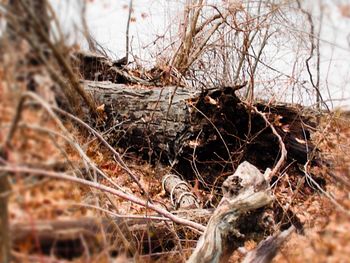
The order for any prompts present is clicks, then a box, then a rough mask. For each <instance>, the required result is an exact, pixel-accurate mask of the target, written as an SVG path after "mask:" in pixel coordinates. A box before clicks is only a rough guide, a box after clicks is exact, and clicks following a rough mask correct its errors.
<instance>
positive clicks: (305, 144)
mask: <svg viewBox="0 0 350 263" xmlns="http://www.w3.org/2000/svg"><path fill="white" fill-rule="evenodd" d="M83 83H84V87H85V90H86V91H88V92H89V93H91V94H92V95H93V97H94V98H95V100H96V102H97V105H99V107H98V110H99V111H100V113H101V114H100V115H101V116H100V118H99V119H98V120H95V123H93V125H95V126H96V127H97V128H98V129H100V131H101V132H103V133H104V136H105V138H106V139H107V140H108V141H109V143H111V144H112V145H114V146H116V147H118V148H119V149H121V150H122V149H128V151H129V152H137V153H138V155H139V156H142V157H143V158H144V159H145V160H149V161H150V162H153V163H154V162H158V161H161V162H162V163H163V164H166V165H169V164H171V165H172V166H173V167H174V169H175V170H176V171H177V172H178V173H180V174H182V175H183V176H184V178H186V179H191V178H192V179H194V175H196V176H197V177H198V176H201V177H202V178H205V183H204V186H206V187H208V189H209V188H211V187H213V186H221V183H222V182H223V180H224V178H222V179H221V180H220V179H219V180H218V177H220V176H222V175H225V174H227V175H228V174H230V173H232V172H233V171H234V170H235V168H236V167H237V166H238V164H239V163H240V162H242V160H247V161H249V162H250V163H252V164H254V165H255V166H257V167H258V168H259V169H260V170H265V169H266V168H268V167H273V166H274V164H275V162H276V160H278V158H279V155H280V152H279V142H278V139H277V138H276V136H275V135H274V134H273V132H272V131H271V128H270V126H269V125H267V123H266V121H265V120H264V119H263V118H262V117H261V116H260V115H258V114H256V113H255V112H254V111H252V110H251V109H249V108H248V107H247V104H245V103H242V101H241V100H240V99H239V97H238V96H237V95H236V90H237V89H238V88H237V87H224V88H216V89H212V90H207V91H196V90H189V89H187V88H184V87H175V86H169V87H148V86H147V87H145V86H140V85H138V86H130V85H125V84H115V83H111V82H99V81H96V82H95V81H84V82H83ZM82 107H84V105H82ZM256 107H257V108H258V109H259V110H260V111H262V112H264V113H265V115H266V116H267V118H268V120H269V121H270V122H271V124H272V125H274V127H275V129H276V130H277V132H278V133H279V134H280V136H281V137H282V139H283V142H284V143H285V145H286V148H287V151H288V155H287V157H288V159H287V162H286V166H287V165H289V164H291V163H294V164H295V165H297V164H305V162H306V161H307V159H308V158H309V156H310V154H311V153H314V150H315V149H314V146H313V144H312V143H311V140H310V134H311V133H312V129H313V128H312V127H314V126H315V124H314V122H313V121H312V119H311V118H309V117H306V116H304V115H303V114H302V110H301V108H298V107H295V106H293V105H282V104H280V105H275V106H273V105H268V104H264V103H257V104H256ZM87 120H88V121H89V118H87ZM90 122H91V119H90Z"/></svg>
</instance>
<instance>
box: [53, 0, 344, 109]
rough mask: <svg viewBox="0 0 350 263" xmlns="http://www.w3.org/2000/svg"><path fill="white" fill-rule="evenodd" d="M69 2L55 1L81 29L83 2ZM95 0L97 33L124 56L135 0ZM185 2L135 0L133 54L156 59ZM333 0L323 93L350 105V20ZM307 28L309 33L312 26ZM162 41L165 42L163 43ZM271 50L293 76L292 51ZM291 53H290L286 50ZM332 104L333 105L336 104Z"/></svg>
mask: <svg viewBox="0 0 350 263" xmlns="http://www.w3.org/2000/svg"><path fill="white" fill-rule="evenodd" d="M67 1H68V2H69V5H67V4H66V1H61V0H51V2H52V3H53V5H54V7H55V9H56V10H57V11H58V14H59V17H60V18H61V19H62V21H64V23H63V25H64V31H65V32H77V28H78V27H79V26H78V27H77V28H75V27H73V26H72V24H79V16H78V15H77V13H78V12H77V10H79V8H78V6H79V5H78V1H75V0H67ZM89 2H91V3H89V4H88V8H87V14H86V15H87V22H88V26H89V29H90V31H91V34H92V36H93V37H94V38H95V39H96V40H97V41H98V42H99V43H100V44H101V45H102V46H103V47H104V48H105V49H106V50H108V51H110V52H109V54H110V55H111V56H112V57H113V58H121V57H123V56H124V53H125V31H126V23H127V17H128V8H127V6H128V4H129V0H95V1H89ZM183 2H184V0H183V1H177V0H134V12H133V14H132V17H133V18H135V19H136V21H135V22H134V23H131V26H130V40H131V41H132V53H133V54H134V55H136V56H137V57H138V58H139V59H141V60H142V59H145V60H150V58H152V56H155V48H154V45H153V44H152V42H153V41H154V40H155V39H156V38H157V37H159V36H162V35H164V33H165V32H167V33H168V35H167V36H171V35H173V36H175V35H176V33H177V32H176V26H177V22H178V19H179V15H180V11H181V10H182V4H181V3H183ZM315 2H316V1H310V2H309V3H310V5H313V6H314V7H315V6H317V5H314V3H315ZM333 2H334V1H332V0H325V3H327V4H329V5H327V6H326V7H327V8H326V9H325V16H324V23H323V28H322V36H321V39H322V41H321V55H322V57H321V58H322V59H321V76H322V77H321V88H322V95H323V98H324V99H325V100H327V99H329V95H330V96H331V98H332V99H333V100H334V101H333V102H334V103H333V105H334V106H346V107H348V108H350V18H344V17H342V16H341V15H340V12H339V10H338V8H337V7H336V6H335V5H334V4H333ZM338 2H339V1H338ZM343 2H344V1H343ZM347 2H348V1H345V2H344V3H347ZM317 19H318V17H317V14H316V15H315V16H314V21H315V23H317V21H318V20H317ZM68 21H70V22H68ZM72 21H73V22H72ZM304 30H305V32H308V28H307V26H306V27H305V29H304ZM71 35H72V36H73V35H76V34H71ZM306 37H307V36H306ZM75 41H77V42H78V43H80V44H81V46H82V47H83V48H87V47H86V43H85V42H84V41H83V40H82V38H80V37H78V38H77V39H75ZM159 42H160V43H162V41H159ZM163 42H164V45H165V44H167V43H168V42H167V41H163ZM158 44H159V43H158ZM269 52H272V53H277V54H278V55H279V56H280V57H281V59H276V60H275V61H273V62H271V63H272V65H271V66H273V67H276V68H279V69H280V70H281V71H283V72H285V73H286V74H291V71H292V69H291V67H292V65H293V63H294V61H288V55H287V56H285V55H282V54H284V53H283V52H284V50H278V48H277V50H276V52H275V51H274V50H271V51H269ZM286 52H289V51H288V50H286ZM286 52H285V53H286ZM277 57H278V56H277ZM154 59H155V58H154ZM293 60H294V58H293ZM301 64H302V63H301ZM303 79H305V81H309V79H308V76H307V75H305V76H303ZM327 90H329V91H327ZM277 91H278V90H277ZM277 91H276V92H277ZM279 91H280V92H281V94H280V95H281V98H282V99H283V98H285V97H286V96H287V99H288V96H289V95H286V94H287V93H286V91H283V90H281V89H279ZM283 96H284V97H283ZM343 99H345V100H343ZM300 101H302V99H300ZM296 102H299V101H298V100H297V101H296ZM329 105H330V106H331V104H329Z"/></svg>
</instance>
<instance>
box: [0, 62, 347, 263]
mask: <svg viewBox="0 0 350 263" xmlns="http://www.w3.org/2000/svg"><path fill="white" fill-rule="evenodd" d="M8 70H9V69H4V68H1V67H0V143H1V144H2V143H3V142H4V140H5V138H6V136H7V133H8V131H9V128H10V126H11V123H12V120H13V117H14V114H15V112H16V104H17V101H18V98H19V94H20V93H19V92H18V91H19V90H24V89H25V87H24V86H23V87H21V86H17V87H16V91H14V90H13V87H10V86H9V85H8V84H7V83H9V81H8V79H5V76H6V75H8V72H7V71H8ZM65 124H66V127H67V130H69V132H70V133H71V134H72V135H73V136H74V137H75V139H76V140H77V141H78V142H79V143H80V144H81V145H83V146H82V148H83V149H84V150H85V152H86V154H87V156H88V157H89V158H90V159H91V160H92V161H93V162H94V163H95V164H96V165H97V166H98V167H99V168H100V169H102V170H103V171H104V172H105V173H106V174H107V175H109V176H110V178H113V180H114V181H115V182H116V183H117V184H118V185H119V186H121V187H125V188H127V189H128V191H130V192H132V193H133V194H135V195H136V196H139V197H141V194H140V193H139V189H138V186H137V185H136V184H135V183H133V182H132V181H131V180H130V178H129V177H128V175H127V174H126V173H125V172H124V171H123V170H122V168H121V167H119V166H118V165H117V164H116V163H115V161H114V160H113V158H112V155H111V154H110V153H108V152H107V151H106V150H104V148H103V147H101V145H100V144H99V143H98V142H96V141H92V142H89V143H87V142H86V141H85V140H86V134H85V133H84V132H81V131H79V130H78V129H77V128H76V127H74V126H73V125H72V124H67V123H65ZM55 132H56V134H55ZM57 133H60V134H62V133H63V131H62V129H60V128H59V125H57V122H56V121H55V120H54V119H53V118H51V117H49V116H48V114H47V113H46V112H45V110H43V109H42V108H40V107H37V106H28V107H27V108H26V109H25V111H24V114H23V116H22V119H21V122H20V126H19V128H18V130H17V131H16V134H15V137H14V139H13V140H12V142H11V146H12V147H11V149H10V150H9V152H8V161H9V163H12V164H21V165H27V166H32V167H44V168H45V167H53V166H56V167H57V166H59V165H60V163H63V162H64V161H65V160H66V159H69V160H70V162H72V163H74V165H75V166H76V165H77V164H81V163H82V161H81V158H80V157H79V155H78V153H77V152H76V151H75V150H74V149H73V148H72V147H71V146H69V143H67V141H65V139H64V137H62V136H57ZM313 140H314V142H315V144H316V145H317V146H318V147H319V149H320V150H321V152H322V155H323V157H324V158H325V159H326V160H328V161H329V162H330V164H331V166H330V168H329V170H330V171H331V173H330V174H328V175H326V178H324V179H325V180H326V191H327V193H328V195H329V196H330V197H331V198H329V196H326V195H324V194H322V193H321V192H320V191H318V190H314V191H312V190H310V191H311V192H310V193H309V194H305V191H304V192H303V193H304V194H305V195H304V196H300V195H298V198H294V197H295V196H297V195H295V194H294V193H293V191H292V190H291V189H290V188H289V187H288V178H285V180H284V181H283V182H284V183H283V184H282V185H281V186H279V188H278V191H277V190H276V193H275V194H276V195H281V196H282V198H281V199H288V200H287V201H286V203H288V204H289V205H290V207H291V209H292V211H293V212H294V213H295V214H296V215H297V216H298V218H299V220H300V222H301V223H302V224H303V225H304V233H303V234H296V233H294V234H293V235H292V236H291V238H289V240H288V241H287V242H286V243H285V245H284V246H283V248H282V250H281V251H280V252H279V254H278V255H277V257H276V258H275V259H274V262H348V260H349V255H350V220H349V211H350V196H349V190H350V187H349V186H350V155H349V152H350V120H349V119H348V118H347V117H345V116H343V115H342V114H341V112H335V113H332V116H330V115H329V116H324V117H323V118H322V121H321V125H320V127H319V131H318V132H316V133H315V134H314V135H313ZM128 159H129V161H128V165H129V167H130V169H132V170H133V172H135V174H136V175H138V176H139V178H140V182H141V184H142V186H143V187H144V188H145V189H146V190H147V191H148V192H149V195H150V197H151V198H152V199H153V200H154V201H156V202H159V203H167V202H169V201H168V199H167V198H165V196H164V193H163V192H162V189H161V185H160V181H161V178H160V175H159V174H160V173H159V171H158V170H156V169H155V168H153V167H152V166H150V165H148V164H147V163H144V162H143V163H142V162H140V160H138V159H137V158H136V157H135V160H134V161H133V160H132V158H128ZM46 169H48V168H46ZM10 179H11V187H12V191H11V197H10V201H9V211H10V222H11V224H14V223H18V222H33V223H34V222H36V221H38V220H54V219H55V220H57V219H62V220H63V219H79V218H84V217H99V216H102V215H104V213H105V212H104V211H102V209H106V210H108V209H112V208H111V207H107V206H106V207H101V205H100V204H101V203H103V202H101V199H103V198H106V197H104V196H102V195H101V194H99V193H96V191H95V190H92V189H89V188H87V187H82V186H77V185H75V184H73V183H70V182H66V181H59V180H51V179H50V180H49V179H45V178H40V179H37V178H36V177H35V176H32V175H28V176H23V175H14V176H13V177H12V178H10ZM105 184H107V185H108V182H105ZM310 188H312V187H310ZM195 190H196V191H199V190H198V189H195ZM98 198H99V200H97V199H98ZM113 201H114V203H115V207H118V213H120V214H127V215H131V214H138V213H141V212H144V210H145V209H144V208H140V207H139V206H136V205H135V204H131V203H130V202H128V201H125V200H122V199H120V198H113ZM106 203H107V202H106ZM33 231H34V232H35V229H33ZM256 245H257V244H256V243H255V242H254V241H251V242H247V243H246V248H248V249H252V248H254V247H255V246H256ZM33 246H35V244H33V243H32V242H23V243H22V244H21V247H20V248H18V249H17V250H16V252H15V253H16V256H17V257H18V258H21V259H23V262H27V261H26V259H28V257H29V254H30V253H31V251H32V250H33ZM188 246H190V245H188ZM102 251H103V250H102ZM141 258H142V257H141ZM39 259H40V257H39ZM103 259H105V262H108V256H107V254H106V253H104V252H101V253H100V254H99V255H96V256H91V258H90V261H89V262H104V260H103ZM146 259H147V256H145V258H144V260H146ZM174 259H175V257H174ZM232 260H233V261H234V258H233V259H232ZM40 261H42V262H49V261H45V258H44V257H41V260H40ZM160 261H161V260H160ZM74 262H86V257H84V258H80V259H76V260H74ZM116 262H117V261H116Z"/></svg>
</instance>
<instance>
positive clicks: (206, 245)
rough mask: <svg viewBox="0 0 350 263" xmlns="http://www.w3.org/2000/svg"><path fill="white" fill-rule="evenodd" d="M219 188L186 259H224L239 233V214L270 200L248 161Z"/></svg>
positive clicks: (212, 261) (191, 261)
mask: <svg viewBox="0 0 350 263" xmlns="http://www.w3.org/2000/svg"><path fill="white" fill-rule="evenodd" d="M222 190H223V195H224V196H223V198H222V200H221V201H220V204H219V206H218V207H217V209H216V210H215V212H214V214H213V216H212V217H211V218H210V220H209V223H208V225H207V228H206V230H205V232H204V234H203V236H202V237H201V238H200V240H199V241H198V244H197V247H196V249H195V250H194V252H193V254H192V255H191V257H190V259H189V260H188V262H189V263H196V262H203V263H205V262H208V263H209V262H210V263H215V262H227V260H228V258H229V257H230V256H231V254H232V253H233V249H234V244H232V243H233V241H234V239H235V238H242V237H243V235H242V234H241V233H240V231H239V225H238V224H239V223H238V222H239V218H240V217H242V216H244V215H245V214H246V212H248V211H252V210H254V209H257V208H260V207H263V206H265V205H268V204H269V203H270V202H271V201H272V197H271V195H270V193H269V190H268V183H267V181H266V179H265V177H264V175H263V174H261V173H260V171H259V170H258V169H257V168H256V167H254V166H253V165H251V164H250V163H248V162H243V163H242V164H240V165H239V166H238V168H237V170H236V172H235V173H234V174H233V175H231V176H229V177H228V178H227V179H226V180H225V182H224V184H223V187H222Z"/></svg>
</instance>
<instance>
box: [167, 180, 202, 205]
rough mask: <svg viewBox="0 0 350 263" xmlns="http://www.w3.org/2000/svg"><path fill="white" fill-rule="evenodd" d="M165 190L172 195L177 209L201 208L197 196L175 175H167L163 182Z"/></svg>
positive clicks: (171, 198)
mask: <svg viewBox="0 0 350 263" xmlns="http://www.w3.org/2000/svg"><path fill="white" fill-rule="evenodd" d="M162 186H163V189H164V190H165V191H166V192H167V193H168V194H169V195H170V200H171V202H172V204H173V206H174V207H175V208H176V209H189V208H199V202H198V200H197V198H196V196H195V195H194V194H193V193H192V192H191V188H190V186H189V185H188V183H186V182H185V181H183V180H181V179H180V177H179V176H177V175H175V174H166V175H165V176H164V177H163V180H162Z"/></svg>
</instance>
